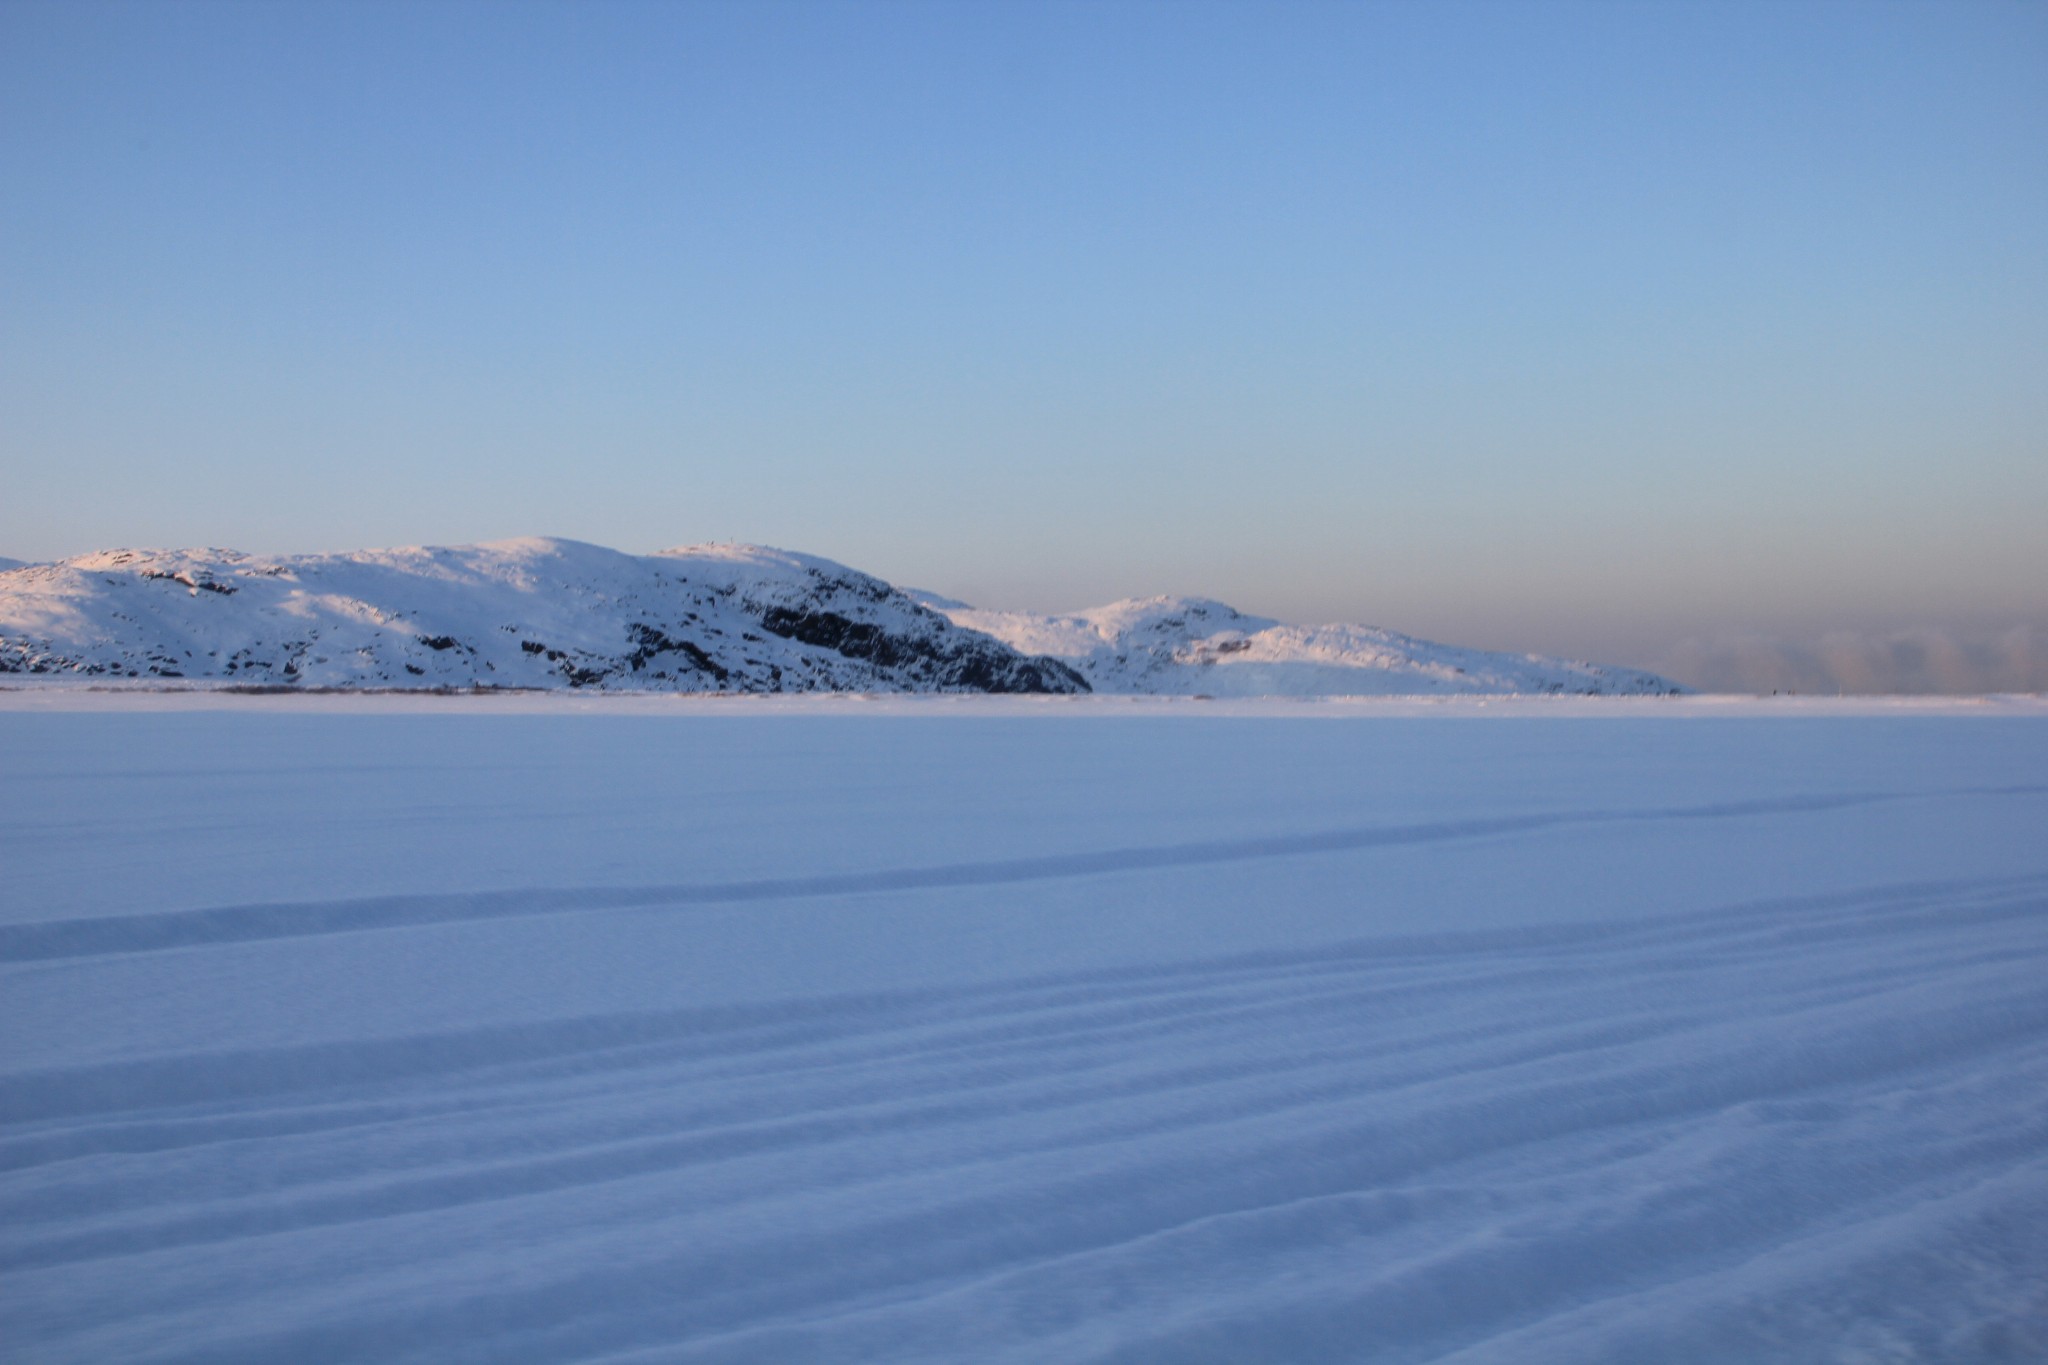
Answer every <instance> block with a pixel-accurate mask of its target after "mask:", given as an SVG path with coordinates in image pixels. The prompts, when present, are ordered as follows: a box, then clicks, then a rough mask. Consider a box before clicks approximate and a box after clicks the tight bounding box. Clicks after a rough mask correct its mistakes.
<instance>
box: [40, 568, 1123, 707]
mask: <svg viewBox="0 0 2048 1365" xmlns="http://www.w3.org/2000/svg"><path fill="white" fill-rule="evenodd" d="M0 672H7V673H15V674H21V673H31V674H84V675H89V676H110V677H127V678H207V679H231V680H234V681H238V682H245V683H255V684H265V683H274V684H286V685H290V684H296V685H301V686H312V687H433V686H459V687H467V686H473V685H485V686H498V687H598V688H611V689H630V690H674V691H721V692H800V691H858V692H896V691H946V692H1083V691H1086V690H1087V684H1086V683H1085V682H1083V681H1082V680H1081V678H1080V677H1079V675H1078V674H1075V673H1074V672H1073V671H1072V670H1070V669H1069V668H1067V667H1066V666H1065V665H1063V664H1060V663H1057V662H1054V661H1052V660H1049V659H1027V658H1024V657H1022V656H1020V655H1019V654H1017V652H1016V651H1015V650H1013V649H1011V648H1010V647H1009V646H1007V645H1004V644H1001V643H999V642H997V641H995V640H992V639H990V638H989V637H988V636H986V635H980V634H977V633H975V632H973V631H969V630H964V629H961V628H960V627H958V626H955V625H954V624H953V623H952V622H951V621H948V620H947V619H946V618H945V617H944V616H942V615H939V614H938V613H935V612H932V611H929V610H927V609H926V608H924V607H922V606H919V605H918V604H917V603H915V602H913V601H911V600H910V599H909V598H908V597H905V596H904V595H903V594H902V593H899V592H897V591H896V590H895V589H894V588H892V587H890V586H889V585H888V584H887V583H884V582H882V581H881V580H880V579H878V578H872V577H869V576H868V575H866V574H863V573H857V572H855V571H854V570H852V569H849V568H846V567H845V566H843V565H840V564H834V563H832V562H831V561H830V560H825V559H818V558H814V557H812V556H809V555H799V554H789V553H786V552H784V551H781V550H770V549H763V548H761V547H758V546H748V545H710V546H694V547H691V548H687V549H678V550H671V551H667V552H665V553H662V554H656V555H644V556H643V555H628V554H622V553H620V552H618V551H616V550H607V549H604V548H602V547H600V546H596V545H586V544H582V543H580V542H577V541H570V540H551V539H542V538H533V539H524V540H507V541H499V542H496V543H494V544H488V545H472V546H464V547H461V548H456V549H399V550H363V551H357V552H354V553H349V554H333V555H289V556H279V557H275V558H264V557H258V556H252V555H244V554H238V553H236V552H234V551H230V550H109V551H103V552H101V553H98V554H90V555H83V556H80V557H79V558H76V559H68V560H64V561H61V562H59V563H53V564H31V565H27V566H25V567H22V568H18V569H14V570H11V571H8V572H4V573H0Z"/></svg>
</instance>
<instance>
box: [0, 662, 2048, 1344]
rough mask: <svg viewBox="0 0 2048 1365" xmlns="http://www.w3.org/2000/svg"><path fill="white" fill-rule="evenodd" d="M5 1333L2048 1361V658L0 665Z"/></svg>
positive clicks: (321, 1340) (99, 1337) (140, 1340)
mask: <svg viewBox="0 0 2048 1365" xmlns="http://www.w3.org/2000/svg"><path fill="white" fill-rule="evenodd" d="M0 1033H4V1037H5V1040H6V1043H5V1048H4V1052H0V1334H4V1337H5V1340H6V1343H7V1345H6V1347H5V1352H4V1353H5V1354H6V1355H7V1356H8V1357H9V1358H11V1359H20V1360H24V1361H27V1360H33V1361H37V1362H59V1361H81V1362H96V1363H98V1362H109V1361H130V1360H166V1361H168V1360H183V1361H207V1362H230V1361H328V1360H362V1361H377V1362H400V1361H418V1362H437V1363H438V1362H451V1361H491V1362H499V1361H569V1360H604V1361H620V1362H623V1361H648V1362H653V1361H767V1362H779V1361H853V1360H861V1361H892V1362H894V1361H976V1362H982V1361H1018V1362H1044V1361H1061V1362H1067V1361H1095V1360H1115V1361H1161V1362H1168V1361H1170V1362H1196V1361H1216V1362H1247V1361H1260V1362H1271V1361H1316V1362H1323V1361H1373V1362H1378V1361H1387V1362H1393V1361H1459V1362H1479V1361H1500V1362H1531V1361H1556V1362H1575V1363H1576V1362H1596V1361H1612V1362H1643V1361H1657V1362H1676V1361H1713V1362H1725V1361H1733V1360H1742V1361H1786V1362H1792V1361H1797V1362H1814V1361H1844V1362H1846V1361H1900V1360H1930V1361H1959V1362H1961V1361H1971V1362H1974V1361H1991V1360H2040V1359H2043V1358H2044V1357H2048V1231H2044V1229H2048V705H2044V704H2043V703H2041V702H2040V701H2039V700H2027V699H2005V700H1994V701H1991V702H1987V703H1975V704H1972V703H1957V702H1943V703H1923V704H1907V703H1881V702H1863V703H1858V702H1846V703H1832V702H1811V703H1809V702H1799V703H1782V704H1772V703H1767V702H1752V703H1730V702H1718V701H1715V700H1713V699H1703V698H1702V699H1680V700H1646V701H1635V702H1626V701H1607V702H1597V701H1586V702H1536V701H1531V702H1525V703H1513V702H1509V703H1501V702H1495V703H1491V704H1485V703H1472V702H1468V703H1459V704H1443V703H1356V704H1343V705H1338V704H1328V705H1318V704H1312V703H1293V704H1276V705H1260V704H1256V703H1234V704H1222V703H1218V704H1213V705H1205V704H1202V703H1193V702H1148V703H1131V702H1110V701H1102V700H1096V701H1057V702H1052V701H1048V702H1025V701H1015V702H975V701H963V700H957V699H923V700H919V699H902V700H895V701H886V702H881V701H862V700H859V699H806V700H794V701H789V702H774V701H767V702H739V703H735V702H718V701H695V702H689V703H683V702H678V701H676V700H675V699H672V698H629V699H622V700H619V701H614V702H607V701H603V700H586V699H579V698H554V697H549V698H520V697H507V698H484V699H468V698H461V699H450V698H390V697H332V698H304V697H288V698H278V699H269V698H222V697H218V696H208V695H204V694H195V695H183V696H115V695H108V694H100V693H87V692H84V691H79V690H76V689H73V690H50V689H41V690H35V691H0Z"/></svg>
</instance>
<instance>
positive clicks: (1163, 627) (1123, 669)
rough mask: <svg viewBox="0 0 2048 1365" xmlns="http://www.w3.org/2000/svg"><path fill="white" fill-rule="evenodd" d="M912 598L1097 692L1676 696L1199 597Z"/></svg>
mask: <svg viewBox="0 0 2048 1365" xmlns="http://www.w3.org/2000/svg"><path fill="white" fill-rule="evenodd" d="M914 595H915V596H917V597H918V598H919V600H920V601H922V602H923V603H924V604H925V605H926V606H928V607H931V608H932V609H933V610H934V611H939V612H943V613H944V614H945V615H946V616H948V617H950V618H951V619H952V620H953V621H954V622H955V623H956V624H958V625H962V626H966V627H967V628H969V629H970V630H979V631H985V632H987V633H988V634H990V635H993V636H995V637H996V638H997V639H998V640H1002V641H1004V642H1005V643H1007V644H1010V645H1012V646H1014V647H1016V648H1017V649H1020V650H1024V651H1026V652H1029V653H1032V654H1043V655H1051V656H1053V657H1055V658H1059V659H1063V660H1065V661H1066V662H1067V663H1069V664H1071V665H1073V667H1074V668H1075V669H1076V670H1077V671H1078V672H1080V674H1081V675H1082V676H1083V677H1085V678H1087V679H1088V684H1089V686H1090V687H1091V688H1093V689H1094V690H1095V691H1097V692H1109V693H1173V694H1179V695H1183V696H1185V695H1193V694H1206V695H1209V696H1218V697H1259V696H1359V695H1407V694H1413V693H1430V692H1451V693H1456V692H1469V693H1522V692H1547V693H1572V694H1577V695H1588V696H1600V695H1615V696H1643V695H1661V694H1669V693H1676V692H1681V691H1683V690H1684V689H1683V688H1681V687H1679V686H1678V685H1677V684H1675V683H1673V682H1671V681H1670V680H1669V679H1668V678H1660V677H1658V676H1657V675H1656V674H1654V673H1645V672H1642V671H1640V670H1638V669H1631V668H1615V667H1611V666H1608V665H1604V664H1591V663H1581V662H1577V661H1574V660H1569V659H1552V658H1546V657H1544V656H1543V655H1540V654H1502V653H1495V652H1491V651H1487V650H1477V649H1459V648H1456V647H1454V646H1451V645H1440V644H1434V643H1432V642H1430V641H1428V640H1418V639H1416V638H1414V637H1413V636H1409V635H1401V634H1398V633H1396V632H1394V631H1391V630H1380V629H1377V628H1375V627H1372V626H1351V625H1327V626H1293V625H1288V624H1286V623H1285V622H1281V621H1274V620H1270V619H1268V618H1266V617H1261V616H1246V615H1244V614H1242V613H1241V612H1239V611H1237V610H1236V609H1235V608H1233V607H1230V606H1227V605H1225V604H1224V603H1222V602H1217V601H1212V600H1210V599H1208V598H1201V597H1147V598H1133V599H1130V600H1127V601H1123V602H1113V603H1111V604H1110V605H1108V606H1106V607H1096V608H1094V609H1093V610H1090V611H1082V612H1075V613H1073V614H1072V615H1067V616H1035V615H1032V614H1030V613H1028V612H1010V611H984V610H981V609H978V608H975V607H970V606H968V605H966V604H965V603H962V602H955V601H953V600H951V599H949V598H942V597H938V596H936V595H933V594H929V593H926V594H914Z"/></svg>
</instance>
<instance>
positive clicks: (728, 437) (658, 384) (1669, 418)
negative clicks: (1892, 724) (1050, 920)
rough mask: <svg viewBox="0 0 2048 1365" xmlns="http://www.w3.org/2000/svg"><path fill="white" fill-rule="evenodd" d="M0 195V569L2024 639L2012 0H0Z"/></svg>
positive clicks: (2045, 341)
mask: <svg viewBox="0 0 2048 1365" xmlns="http://www.w3.org/2000/svg"><path fill="white" fill-rule="evenodd" d="M0 186H4V190H0V554H4V555H11V556H14V557H18V558H29V559H40V558H53V557H59V556H63V555H69V554H76V553H81V552H84V551H86V550H90V549H96V548H103V547H107V546H112V545H123V544H130V545H133V544H147V545H200V544H213V545H226V546H233V547H236V548H241V549H246V550H252V551H299V550H333V549H348V548H355V547H360V546H367V545H380V544H403V543H444V544H445V543H460V542H466V541H475V540H486V539H495V538H501V537H506V536H513V535H525V534H555V535H565V536H572V537H575V538H578V539H584V540H591V541H596V542H599V543H602V544H606V545H611V546H615V547H618V548H621V549H628V550H651V549H655V548H659V547H662V546H667V545H674V544H681V543H689V542H694V541H703V540H715V539H727V540H734V539H736V540H750V541H758V542H762V543H767V544H774V545H782V546H786V547H789V548H794V549H800V550H805V551H809V552H812V553H817V554H824V555H828V556H830V557H832V558H835V559H840V560H843V561H845V562H847V563H849V564H852V565H854V566H856V567H859V568H862V569H866V570H868V571H870V572H874V573H878V574H880V575H882V576H883V577H886V578H889V579H891V580H893V581H896V582H899V583H905V584H912V585H916V586H921V587H927V588H931V589H935V590H938V591H941V592H946V593H949V594H951V595H954V596H958V597H963V598H966V599H969V600H971V601H975V602H977V603H979V604H982V605H988V606H1001V607H1019V608H1033V609H1041V610H1050V609H1065V608H1072V607H1078V606H1084V605H1090V604H1092V603H1095V602H1100V601H1104V600H1108V599H1111V598H1116V597H1122V596H1131V595H1139V594H1149V593H1156V592H1169V591H1170V592H1181V593H1189V594H1202V595H1208V596H1214V597H1220V598H1222V599H1224V600H1226V601H1229V602H1231V603H1233V604H1234V605H1236V606H1239V607H1240V608H1242V609H1244V610H1247V611H1254V612H1259V613H1263V614H1267V615H1274V616H1280V617H1283V618H1286V619H1292V620H1340V619H1341V620H1356V621H1366V622H1371V623H1374V624H1380V625H1386V626H1390V627H1393V628H1396V629H1400V630H1406V631H1409V632H1412V633H1415V634H1419V635H1424V636H1428V637H1431V638H1436V639H1443V640H1450V641H1454V642H1457V643H1461V644H1470V645H1475V646H1486V647H1505V648H1518V649H1534V650H1542V651H1545V652H1552V653H1568V654H1577V655H1582V656H1591V657H1599V658H1608V659H1612V660H1615V661H1617V662H1628V663H1638V664H1646V665H1650V666H1657V665H1658V664H1659V663H1660V662H1667V661H1668V660H1669V659H1671V658H1675V657H1679V655H1680V653H1682V651H1683V649H1685V648H1692V649H1693V650H1694V651H1695V655H1697V656H1698V657H1702V658H1704V657H1706V655H1705V654H1704V653H1701V652H1702V651H1705V652H1709V653H1710V652H1711V651H1713V650H1721V651H1722V652H1723V653H1724V654H1725V653H1726V652H1727V650H1728V649H1730V648H1734V647H1735V646H1733V645H1731V644H1730V643H1729V642H1731V641H1736V642H1739V641H1741V640H1754V639H1761V638H1769V639H1782V640H1805V641H1813V640H1818V639H1819V638H1821V637H1822V636H1824V635H1830V634H1832V636H1833V638H1836V639H1837V640H1850V639H1855V640H1866V641H1867V640H1881V639H1886V638H1893V637H1896V636H1897V635H1898V633H1899V632H1920V633H1921V634H1922V635H1923V636H1926V637H1927V638H1932V639H1936V640H1938V641H1947V642H1961V643H1962V644H1963V645H1965V646H1967V647H1971V648H1977V647H1986V646H1985V642H1987V641H1999V640H2005V641H2011V640H2014V639H2019V638H2021V637H2024V640H2023V642H2022V644H2021V645H2018V646H2015V647H2016V648H2024V649H2031V650H2033V651H2034V654H2035V655H2036V656H2039V655H2041V653H2042V650H2043V649H2044V645H2043V643H2042V642H2043V641H2044V640H2048V533H2044V529H2043V528H2044V527H2048V5H2044V4H2038V3H1971V2H1970V0H1950V2H1949V3H1942V4H1925V5H1904V4H1847V3H1811V4H1797V3H1772V4H1741V3H1724V4H1708V3H1700V4H1683V3H1675V4H1640V5H1630V4H1621V3H1601V4H1546V3H1528V4H1508V3H1486V4H1457V3H1450V4H1421V3H1415V4H1403V3H1379V4H1348V5H1347V4H1335V3H1328V4H1277V3H1276V4H1232V5H1213V4H1199V3H1173V4H1129V3H1100V4H1079V3H1075V4H1052V3H1047V4H1022V3H1015V4H1005V3H988V4H965V3H961V4H910V3H866V4H855V3H846V4H826V3H809V4H794V3H774V2H773V0H767V2H764V3H748V4H720V3H708V2H707V3H690V4H684V3H675V4H662V5H638V4H621V3H584V4H571V3H547V4H521V3H502V4H488V5H473V4H458V3H420V4H399V3H352V4H328V3H299V4H292V5H270V4H192V3H172V2H166V3H158V4H141V3H125V4H104V3H96V2H95V0H66V3H61V4H57V3H46V2H45V0H4V3H0ZM2015 632H2019V635H2017V636H2016V635H2015ZM2029 632H2031V633H2029ZM2025 641H2031V643H2025ZM1687 642H1690V644H1688V643H1687ZM1687 657H1693V656H1687ZM1704 666H1705V665H1701V667H1704ZM2042 666H2043V667H2044V668H2048V663H2043V665H2042ZM2043 676H2044V677H2048V673H2044V675H2043Z"/></svg>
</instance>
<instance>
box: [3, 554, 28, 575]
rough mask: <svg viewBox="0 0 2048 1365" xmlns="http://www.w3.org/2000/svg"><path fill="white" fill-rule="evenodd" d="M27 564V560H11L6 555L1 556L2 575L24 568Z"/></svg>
mask: <svg viewBox="0 0 2048 1365" xmlns="http://www.w3.org/2000/svg"><path fill="white" fill-rule="evenodd" d="M27 563H28V561H27V560H23V559H9V558H8V557H7V556H6V555H0V573H6V572H7V571H8V570H9V569H19V568H22V567H24V566H25V565H26V564H27Z"/></svg>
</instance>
